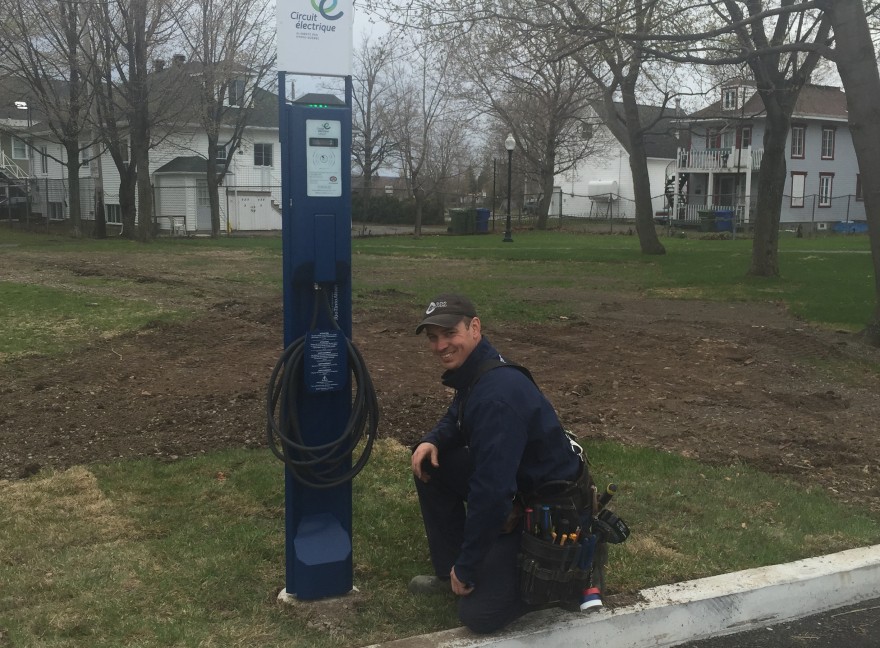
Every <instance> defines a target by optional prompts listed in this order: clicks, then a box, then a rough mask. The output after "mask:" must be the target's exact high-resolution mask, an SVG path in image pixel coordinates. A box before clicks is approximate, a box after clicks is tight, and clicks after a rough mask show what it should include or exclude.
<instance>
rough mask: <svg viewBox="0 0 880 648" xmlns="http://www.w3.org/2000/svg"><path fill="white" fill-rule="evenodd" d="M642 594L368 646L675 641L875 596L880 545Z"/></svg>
mask: <svg viewBox="0 0 880 648" xmlns="http://www.w3.org/2000/svg"><path fill="white" fill-rule="evenodd" d="M641 594H642V597H643V599H644V601H643V602H640V603H637V604H635V605H632V606H628V607H625V608H618V609H615V610H608V609H600V610H598V611H596V612H590V613H587V614H581V613H572V612H565V611H563V610H559V609H554V610H543V611H541V612H534V613H531V614H528V615H526V616H524V617H523V618H521V619H519V620H517V621H516V622H515V623H513V624H511V625H510V627H508V628H507V629H505V630H504V631H503V632H500V633H497V634H494V635H489V636H481V635H475V634H473V633H471V632H469V631H468V630H466V629H464V628H455V629H453V630H446V631H443V632H437V633H434V634H430V635H422V636H418V637H409V638H406V639H398V640H396V641H391V642H388V643H384V644H374V645H373V646H370V647H368V648H380V647H381V648H477V647H483V646H486V647H491V648H526V647H532V646H536V645H541V644H543V645H545V646H585V645H589V646H602V648H664V647H669V646H676V645H679V644H682V643H686V642H688V641H694V640H696V639H703V638H706V637H712V636H721V635H725V634H732V633H734V632H741V631H744V630H748V629H751V628H754V627H758V626H761V625H767V624H775V623H781V622H783V621H789V620H792V619H797V618H800V617H804V616H809V615H811V614H817V613H819V612H825V611H827V610H832V609H834V608H838V607H843V606H845V605H851V604H853V603H858V602H859V601H863V600H865V599H870V598H876V597H878V596H880V545H875V546H873V547H865V548H861V549H850V550H847V551H841V552H839V553H836V554H831V555H828V556H819V557H817V558H807V559H806V560H798V561H796V562H792V563H787V564H783V565H772V566H770V567H759V568H756V569H747V570H744V571H740V572H735V573H732V574H723V575H721V576H712V577H709V578H701V579H698V580H693V581H687V582H684V583H676V584H673V585H661V586H659V587H652V588H650V589H646V590H643V591H642V592H641Z"/></svg>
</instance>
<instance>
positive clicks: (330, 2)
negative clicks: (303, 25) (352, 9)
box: [312, 0, 342, 20]
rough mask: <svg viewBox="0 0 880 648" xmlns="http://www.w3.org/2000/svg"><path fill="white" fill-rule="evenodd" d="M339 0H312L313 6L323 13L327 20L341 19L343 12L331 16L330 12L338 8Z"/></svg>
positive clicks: (322, 15)
mask: <svg viewBox="0 0 880 648" xmlns="http://www.w3.org/2000/svg"><path fill="white" fill-rule="evenodd" d="M336 3H337V0H312V7H314V9H315V11H317V12H318V13H319V14H321V17H322V18H325V19H327V20H339V19H340V18H342V12H341V11H340V12H339V13H337V14H335V15H333V16H331V15H330V12H331V11H333V10H334V9H336Z"/></svg>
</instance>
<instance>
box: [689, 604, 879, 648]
mask: <svg viewBox="0 0 880 648" xmlns="http://www.w3.org/2000/svg"><path fill="white" fill-rule="evenodd" d="M678 648H880V599H871V600H868V601H863V602H861V603H858V604H856V605H850V606H848V607H843V608H837V609H836V610H831V611H830V612H825V613H823V614H817V615H814V616H809V617H804V618H803V619H798V620H797V621H790V622H786V623H779V624H777V625H769V626H765V627H762V628H759V629H757V630H749V631H748V632H741V633H738V634H733V635H727V636H726V637H715V638H712V639H704V640H702V641H691V642H689V643H686V644H681V645H680V646H679V647H678Z"/></svg>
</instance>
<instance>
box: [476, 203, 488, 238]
mask: <svg viewBox="0 0 880 648" xmlns="http://www.w3.org/2000/svg"><path fill="white" fill-rule="evenodd" d="M491 213H492V212H490V211H489V210H488V209H486V208H485V207H478V208H477V234H488V233H489V214H491Z"/></svg>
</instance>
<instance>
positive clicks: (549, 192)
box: [535, 167, 553, 230]
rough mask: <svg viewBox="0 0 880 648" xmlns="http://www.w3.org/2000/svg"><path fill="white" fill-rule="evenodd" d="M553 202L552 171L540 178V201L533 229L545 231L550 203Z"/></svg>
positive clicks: (548, 218)
mask: <svg viewBox="0 0 880 648" xmlns="http://www.w3.org/2000/svg"><path fill="white" fill-rule="evenodd" d="M552 200H553V171H552V167H551V171H550V173H549V174H547V173H546V172H545V173H543V174H542V177H541V201H540V202H539V203H538V222H537V223H535V227H536V228H537V229H539V230H545V229H547V221H548V220H550V201H552Z"/></svg>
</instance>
